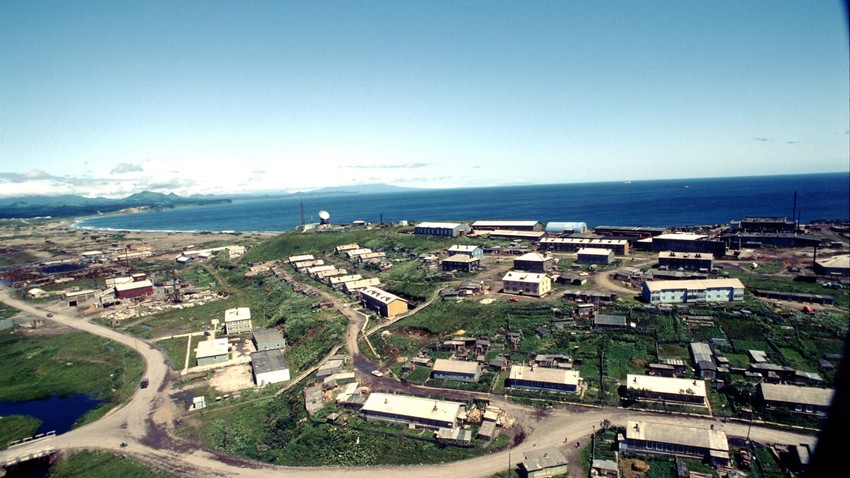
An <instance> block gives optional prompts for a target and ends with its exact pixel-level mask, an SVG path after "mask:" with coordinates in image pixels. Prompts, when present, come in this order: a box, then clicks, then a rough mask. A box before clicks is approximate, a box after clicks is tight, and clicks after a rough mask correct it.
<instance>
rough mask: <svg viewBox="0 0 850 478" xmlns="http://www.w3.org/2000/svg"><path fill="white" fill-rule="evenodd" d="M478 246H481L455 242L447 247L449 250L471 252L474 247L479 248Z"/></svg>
mask: <svg viewBox="0 0 850 478" xmlns="http://www.w3.org/2000/svg"><path fill="white" fill-rule="evenodd" d="M480 248H481V246H478V245H475V244H455V245H453V246H452V247H450V248H449V251H451V252H455V251H457V252H472V251H474V250H476V249H480Z"/></svg>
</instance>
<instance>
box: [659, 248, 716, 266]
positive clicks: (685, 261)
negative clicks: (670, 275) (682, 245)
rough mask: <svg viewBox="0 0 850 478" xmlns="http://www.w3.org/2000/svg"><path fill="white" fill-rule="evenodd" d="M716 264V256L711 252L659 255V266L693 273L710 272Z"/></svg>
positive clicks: (662, 252) (667, 252)
mask: <svg viewBox="0 0 850 478" xmlns="http://www.w3.org/2000/svg"><path fill="white" fill-rule="evenodd" d="M713 264H714V254H712V253H710V252H694V253H687V252H674V251H661V252H659V253H658V265H659V266H664V267H667V268H668V269H673V270H675V269H679V268H682V269H686V270H692V271H699V270H705V271H710V270H711V268H712V267H713Z"/></svg>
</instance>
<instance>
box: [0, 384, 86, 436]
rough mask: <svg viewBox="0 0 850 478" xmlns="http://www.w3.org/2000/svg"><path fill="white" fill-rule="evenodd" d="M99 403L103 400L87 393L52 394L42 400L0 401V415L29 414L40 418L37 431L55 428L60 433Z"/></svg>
mask: <svg viewBox="0 0 850 478" xmlns="http://www.w3.org/2000/svg"><path fill="white" fill-rule="evenodd" d="M101 403H103V400H96V399H93V398H91V397H89V396H88V395H82V394H79V395H66V396H64V397H60V396H58V395H54V396H52V397H50V398H45V399H43V400H30V401H27V402H0V416H7V415H29V416H31V417H35V418H38V419H39V420H41V422H42V424H41V427H40V428H39V429H38V433H46V432H49V431H52V430H55V431H56V434H60V433H65V432H67V431H68V430H70V429H71V427H73V426H74V422H76V421H77V420H78V419H79V418H80V417H81V416H83V414H85V413H86V412H88V411H89V410H94V409H95V408H96V407H97V406H98V405H100V404H101Z"/></svg>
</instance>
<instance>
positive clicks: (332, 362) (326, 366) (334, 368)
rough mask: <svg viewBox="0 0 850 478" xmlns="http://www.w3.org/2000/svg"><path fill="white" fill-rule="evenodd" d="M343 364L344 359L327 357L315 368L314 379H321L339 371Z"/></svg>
mask: <svg viewBox="0 0 850 478" xmlns="http://www.w3.org/2000/svg"><path fill="white" fill-rule="evenodd" d="M343 365H345V360H342V359H335V358H329V359H328V360H327V361H325V363H323V364H322V365H321V366H320V367H319V368H318V370H316V380H317V381H322V380H324V379H325V377H330V376H331V375H336V374H338V373H340V372H341V371H342V366H343Z"/></svg>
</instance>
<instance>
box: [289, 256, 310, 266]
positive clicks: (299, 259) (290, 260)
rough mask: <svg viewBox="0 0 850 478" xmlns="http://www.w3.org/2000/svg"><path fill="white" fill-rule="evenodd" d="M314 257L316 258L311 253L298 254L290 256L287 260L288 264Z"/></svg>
mask: <svg viewBox="0 0 850 478" xmlns="http://www.w3.org/2000/svg"><path fill="white" fill-rule="evenodd" d="M315 259H316V258H315V257H313V254H303V255H300V256H290V257H289V259H288V260H289V263H290V264H294V263H296V262H304V261H312V260H315Z"/></svg>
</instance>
